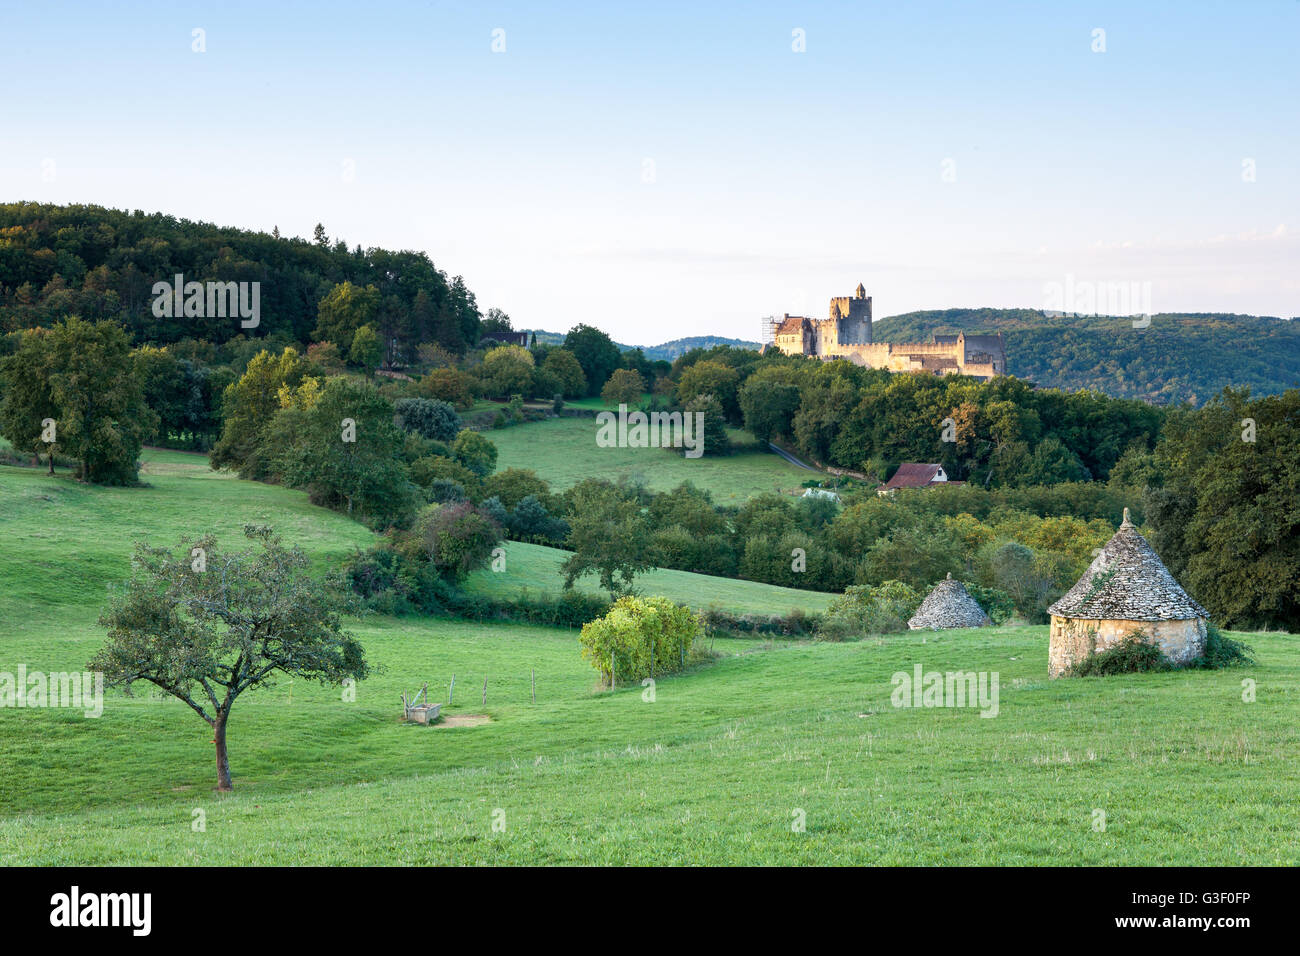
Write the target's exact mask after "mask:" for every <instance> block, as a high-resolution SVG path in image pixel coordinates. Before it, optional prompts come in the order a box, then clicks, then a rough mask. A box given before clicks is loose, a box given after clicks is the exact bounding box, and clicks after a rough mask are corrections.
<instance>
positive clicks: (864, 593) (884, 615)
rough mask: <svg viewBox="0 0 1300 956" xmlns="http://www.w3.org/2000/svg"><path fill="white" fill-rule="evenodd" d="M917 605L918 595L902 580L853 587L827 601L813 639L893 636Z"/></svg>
mask: <svg viewBox="0 0 1300 956" xmlns="http://www.w3.org/2000/svg"><path fill="white" fill-rule="evenodd" d="M920 606H921V594H920V593H919V592H918V591H917V590H916V589H915V588H913V587H911V586H910V585H908V584H904V583H903V582H902V581H884V582H882V583H880V584H877V585H870V584H854V585H850V586H849V587H847V588H845V589H844V593H843V594H842V595H840V596H839V597H837V598H835V599H834V600H832V601H831V604H830V607H829V608H827V609H826V616H825V617H824V618H823V619H822V621H821V624H820V625H819V626H818V628H817V638H818V639H819V640H823V641H842V640H845V639H846V638H850V637H862V636H864V635H866V634H897V633H900V632H902V631H906V630H907V620H908V618H910V617H911V616H912V615H913V614H915V613H916V609H917V608H918V607H920Z"/></svg>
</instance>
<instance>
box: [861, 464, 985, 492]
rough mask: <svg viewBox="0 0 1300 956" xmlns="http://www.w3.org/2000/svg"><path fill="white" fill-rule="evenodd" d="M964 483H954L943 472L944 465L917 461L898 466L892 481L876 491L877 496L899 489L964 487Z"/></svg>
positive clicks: (891, 478)
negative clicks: (939, 486) (937, 486)
mask: <svg viewBox="0 0 1300 956" xmlns="http://www.w3.org/2000/svg"><path fill="white" fill-rule="evenodd" d="M965 483H966V482H964V481H952V480H951V479H949V477H948V473H947V472H946V471H944V470H943V465H932V464H923V463H921V462H916V461H905V462H903V463H902V464H901V465H899V466H898V470H897V471H896V472H894V474H893V475H892V476H891V477H890V479H889V480H888V481H887V482H885V483H884V484H883V485H881V486H880V487H879V488H878V489H876V494H879V495H887V494H889V493H890V492H891V491H897V490H898V489H899V488H929V487H930V486H932V485H952V486H954V487H955V486H957V485H964V484H965Z"/></svg>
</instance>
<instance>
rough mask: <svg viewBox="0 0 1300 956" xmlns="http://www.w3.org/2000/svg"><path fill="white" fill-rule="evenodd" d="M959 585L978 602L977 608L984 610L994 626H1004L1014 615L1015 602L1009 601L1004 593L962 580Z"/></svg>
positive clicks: (1008, 597)
mask: <svg viewBox="0 0 1300 956" xmlns="http://www.w3.org/2000/svg"><path fill="white" fill-rule="evenodd" d="M961 583H962V586H963V587H964V588H966V593H967V594H969V595H970V596H971V597H973V598H974V599H975V600H976V601H978V602H979V606H980V607H982V608H984V613H985V614H987V615H988V616H989V618H990V620H992V621H993V623H994V624H1005V623H1006V622H1007V621H1009V620H1011V616H1012V615H1013V614H1015V612H1016V602H1015V601H1013V600H1011V595H1009V594H1008V593H1007V592H1006V591H1002V590H999V589H998V588H986V587H983V586H982V585H979V584H976V583H975V582H973V581H965V580H963V581H962V582H961Z"/></svg>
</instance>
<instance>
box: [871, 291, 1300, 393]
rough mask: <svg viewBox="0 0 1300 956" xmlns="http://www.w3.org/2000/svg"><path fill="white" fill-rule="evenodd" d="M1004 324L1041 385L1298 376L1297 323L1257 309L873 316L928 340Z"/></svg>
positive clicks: (1012, 357)
mask: <svg viewBox="0 0 1300 956" xmlns="http://www.w3.org/2000/svg"><path fill="white" fill-rule="evenodd" d="M958 330H964V331H965V332H967V333H968V334H969V333H975V332H1001V333H1002V334H1003V336H1004V338H1005V340H1006V346H1007V368H1008V370H1009V371H1010V372H1011V374H1012V375H1015V376H1018V377H1020V378H1025V379H1029V380H1030V381H1032V382H1035V383H1037V384H1038V385H1041V386H1043V387H1045V388H1064V389H1070V390H1077V389H1081V388H1091V389H1096V390H1098V391H1101V392H1105V393H1106V394H1107V395H1114V396H1116V397H1118V398H1140V399H1144V400H1146V401H1149V402H1155V403H1158V404H1177V403H1179V402H1183V401H1187V402H1191V403H1192V404H1194V405H1200V404H1203V403H1204V402H1206V401H1207V400H1208V399H1209V398H1210V397H1212V396H1213V395H1215V394H1216V393H1217V392H1218V391H1219V390H1220V388H1221V387H1222V385H1223V383H1224V382H1233V383H1234V384H1236V385H1239V386H1240V385H1248V386H1250V388H1251V391H1252V392H1253V393H1254V394H1256V395H1272V394H1277V393H1278V392H1282V391H1285V390H1286V389H1287V388H1294V387H1295V386H1296V385H1297V384H1300V324H1297V323H1296V322H1295V321H1294V320H1285V319H1276V318H1270V317H1267V316H1254V315H1216V314H1210V313H1197V314H1165V313H1162V314H1158V315H1154V316H1152V318H1151V324H1150V326H1149V327H1147V328H1144V329H1135V328H1134V327H1133V320H1132V319H1131V318H1117V317H1108V316H1090V317H1077V318H1076V317H1053V316H1049V315H1046V314H1044V313H1043V312H1039V311H1036V310H1033V309H943V310H936V311H930V312H907V313H905V314H903V315H894V316H890V317H888V318H884V319H881V320H880V321H878V322H876V324H875V326H874V328H873V331H874V338H875V339H876V341H879V342H927V341H929V340H930V336H931V335H933V334H934V333H936V332H956V331H958Z"/></svg>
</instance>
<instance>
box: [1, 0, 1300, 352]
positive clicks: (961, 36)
mask: <svg viewBox="0 0 1300 956" xmlns="http://www.w3.org/2000/svg"><path fill="white" fill-rule="evenodd" d="M1131 6H1133V5H1132V4H1125V3H1068V2H1067V3H1053V4H1038V3H1028V2H1026V3H997V4H994V5H992V8H991V9H986V8H985V5H983V4H968V3H939V2H932V3H926V2H919V3H909V4H894V3H848V2H846V3H824V4H815V5H807V4H796V3H769V2H757V3H747V4H739V3H725V4H721V3H720V4H710V5H701V4H698V3H679V2H667V3H631V4H619V5H617V6H614V5H602V4H589V3H570V4H563V5H557V6H556V8H555V9H551V10H543V9H539V5H537V4H519V3H468V2H466V3H439V2H433V3H429V2H424V3H414V2H410V3H407V2H375V3H367V4H342V3H334V2H328V0H324V2H315V3H299V2H294V3H284V4H275V3H252V2H247V0H235V2H227V3H215V2H186V0H181V2H176V3H161V2H157V3H153V2H150V3H133V4H131V5H130V6H129V8H128V9H115V8H114V7H113V6H111V5H102V4H98V3H89V2H83V3H60V2H49V3H42V4H38V5H33V6H31V7H30V8H17V9H14V8H5V9H2V10H0V33H3V35H4V37H5V45H6V70H5V81H4V86H5V90H4V96H3V97H0V117H2V118H3V124H4V126H3V128H4V129H5V131H6V133H7V135H6V137H5V149H4V150H3V151H0V201H5V202H12V201H18V200H33V201H41V202H58V203H73V202H84V203H96V204H100V205H104V206H110V207H116V208H125V209H143V210H146V211H149V212H154V211H161V212H165V213H168V214H171V215H175V216H178V217H184V218H187V219H195V220H202V221H207V222H214V223H217V224H219V225H224V226H238V227H241V228H246V229H262V230H266V231H270V229H271V228H272V227H273V226H279V228H280V231H281V233H283V234H285V235H299V236H303V237H310V235H311V231H312V227H313V226H314V225H315V223H316V222H318V221H319V222H322V223H324V225H325V228H326V231H327V232H328V234H329V235H330V236H331V237H332V238H334V239H339V238H342V239H344V240H345V241H347V243H348V244H349V245H350V246H355V245H356V244H358V243H359V244H361V245H362V246H382V247H385V248H391V249H419V250H423V251H425V252H427V253H429V255H430V257H431V258H432V259H433V261H434V263H435V264H436V265H437V266H438V267H439V268H440V269H442V270H444V271H445V272H447V273H448V275H457V274H460V275H463V276H464V277H465V280H466V282H467V283H468V284H469V287H470V288H471V289H472V290H473V291H474V292H475V294H476V296H477V298H478V302H479V305H480V307H481V308H482V309H483V311H484V312H486V310H487V309H488V308H490V307H494V306H495V307H498V308H501V309H504V310H505V311H506V312H508V313H509V314H510V316H511V317H512V319H513V320H514V323H515V325H516V327H518V328H544V329H548V330H551V331H556V332H563V331H565V330H567V329H568V328H570V327H572V326H573V325H576V324H577V323H579V322H586V323H590V324H593V325H597V326H599V327H601V328H603V329H605V330H606V331H607V332H609V333H610V334H611V335H612V336H613V337H614V338H615V339H617V340H619V341H622V342H627V343H631V344H645V345H649V344H656V343H658V342H663V341H667V340H669V339H674V338H678V337H682V336H687V335H703V334H712V335H725V336H734V337H738V338H745V339H751V340H752V339H757V338H758V335H759V323H760V320H761V318H762V317H763V316H765V315H771V314H777V315H779V314H781V313H782V312H790V313H794V314H806V315H811V316H814V317H822V316H825V314H826V310H827V303H828V300H829V299H830V298H831V297H832V296H836V295H848V294H851V292H852V290H853V289H854V288H855V287H856V286H857V284H858V283H859V282H862V283H863V284H864V285H865V286H866V288H867V292H868V294H869V295H871V296H873V298H874V310H875V314H876V317H877V318H880V317H884V316H887V315H894V314H898V313H901V312H908V311H912V310H915V309H939V308H953V307H971V308H977V307H982V306H991V307H1026V308H1044V307H1046V296H1047V289H1048V288H1049V286H1050V285H1051V284H1053V283H1063V282H1065V281H1066V277H1067V276H1071V277H1073V281H1075V282H1076V283H1078V282H1098V283H1100V282H1121V281H1122V282H1137V283H1149V287H1150V289H1151V308H1152V310H1153V311H1156V312H1169V311H1184V312H1237V313H1254V314H1261V315H1277V316H1283V317H1289V316H1296V315H1300V65H1297V62H1296V59H1297V58H1296V48H1297V40H1300V3H1296V2H1291V0H1287V2H1283V0H1245V2H1240V3H1232V4H1220V3H1206V2H1180V3H1145V4H1142V5H1141V6H1140V9H1130V7H1131ZM195 29H201V30H203V31H204V34H203V39H204V42H205V45H206V50H205V52H194V50H193V49H192V47H193V44H194V42H195V41H194V36H193V31H194V30H195ZM1099 29H1100V30H1104V31H1105V34H1104V43H1105V51H1104V52H1094V50H1093V47H1094V46H1095V45H1097V43H1098V38H1097V36H1096V35H1095V33H1094V31H1096V30H1099ZM496 30H503V31H504V47H505V48H504V51H502V52H494V50H493V44H494V31H496ZM796 30H800V31H803V33H802V36H803V38H804V42H805V50H804V52H795V50H794V49H793V46H795V45H797V44H796V40H797V37H796V35H795V33H794V31H796ZM501 36H502V35H501V34H496V41H495V42H496V43H497V45H498V47H499V46H500V38H501ZM1252 169H1253V181H1251V179H1250V177H1249V176H1248V175H1243V173H1244V172H1245V173H1248V172H1249V171H1250V170H1252ZM647 171H652V172H653V175H652V176H647ZM349 172H350V173H351V175H349ZM647 179H648V180H649V181H647Z"/></svg>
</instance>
